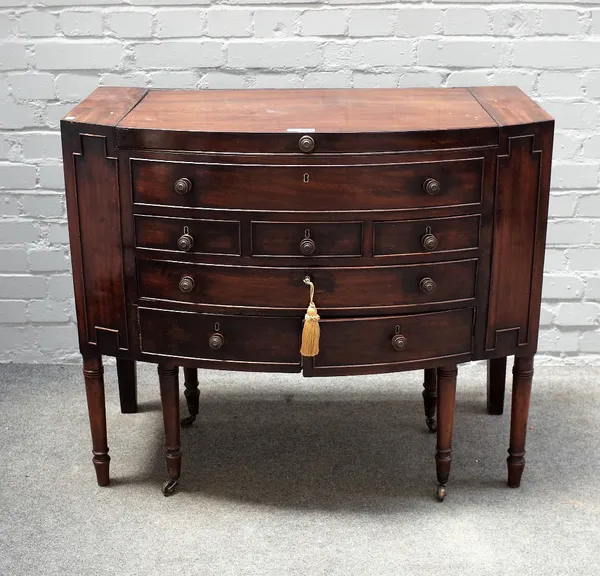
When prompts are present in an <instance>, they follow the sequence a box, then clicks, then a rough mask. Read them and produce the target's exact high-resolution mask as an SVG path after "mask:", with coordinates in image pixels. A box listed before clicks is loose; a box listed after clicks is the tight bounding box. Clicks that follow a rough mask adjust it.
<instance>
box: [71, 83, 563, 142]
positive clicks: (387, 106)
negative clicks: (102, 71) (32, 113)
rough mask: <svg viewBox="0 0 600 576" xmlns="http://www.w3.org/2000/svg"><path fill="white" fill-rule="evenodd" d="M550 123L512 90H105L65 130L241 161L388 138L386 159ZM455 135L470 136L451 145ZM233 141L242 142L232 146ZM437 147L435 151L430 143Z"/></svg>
mask: <svg viewBox="0 0 600 576" xmlns="http://www.w3.org/2000/svg"><path fill="white" fill-rule="evenodd" d="M551 120H552V118H551V117H550V116H549V115H548V114H547V113H546V112H544V110H542V108H540V107H539V106H538V105H537V104H535V102H533V101H532V100H530V99H529V98H528V97H527V95H525V94H524V93H523V92H522V91H521V90H519V89H518V88H516V87H481V88H410V89H331V90H308V89H306V90H148V91H147V90H144V89H139V88H118V87H104V88H98V89H97V90H96V91H95V92H93V93H92V94H91V95H90V96H89V97H88V98H87V99H86V100H84V101H83V102H82V103H81V104H79V106H77V107H76V108H75V109H74V110H72V111H71V112H69V114H67V115H66V116H65V117H64V118H63V122H73V123H87V124H101V125H109V126H116V128H117V143H118V145H120V146H125V147H133V148H150V149H153V148H154V149H156V148H178V149H190V150H191V149H198V150H201V149H210V150H217V149H221V150H223V151H243V152H248V151H255V152H289V151H292V150H296V151H297V147H296V144H295V140H294V138H296V135H302V134H313V133H314V134H321V135H330V136H332V137H336V138H337V139H333V140H332V139H330V140H323V138H321V146H320V147H317V148H318V149H316V150H315V151H317V152H328V151H329V152H346V151H348V152H349V151H363V150H364V151H377V150H383V149H390V142H389V141H388V142H386V143H385V145H381V144H380V143H376V142H374V140H373V138H378V139H380V140H381V138H387V136H391V135H395V140H394V142H393V143H391V149H398V146H401V145H402V146H403V145H405V144H406V145H408V146H409V147H410V146H411V145H414V146H415V148H418V149H424V148H427V147H428V146H430V144H431V142H432V141H433V140H432V136H428V135H431V134H432V133H434V132H435V133H437V134H440V133H446V135H444V136H442V139H445V141H447V142H445V143H444V144H443V145H444V146H448V147H454V146H455V145H456V144H457V143H459V140H460V143H461V145H462V146H465V145H491V144H494V143H495V142H496V141H497V137H498V136H497V131H498V128H499V127H503V126H512V125H521V124H531V123H537V122H545V121H551ZM457 131H460V132H462V133H463V134H464V133H465V132H469V133H470V134H471V136H470V138H466V139H465V138H464V136H461V137H460V138H458V137H457V135H456V133H457ZM217 134H221V135H223V138H222V141H219V142H214V141H211V142H208V141H207V138H208V135H217ZM359 134H361V135H363V136H362V140H361V142H358V141H356V142H354V143H352V142H351V141H350V138H351V136H349V135H359ZM417 134H420V135H421V136H420V137H419V138H418V139H417V136H416V135H417ZM227 135H230V136H227ZM233 135H239V136H240V137H242V138H245V141H244V142H242V141H237V142H233V141H232V139H231V136H233ZM268 135H270V136H271V140H270V141H268V142H267V141H266V137H267V136H268ZM284 135H285V136H284ZM386 135H387V136H386ZM428 139H429V140H430V141H429V142H428ZM334 140H335V141H334ZM288 141H289V142H288ZM435 141H436V142H437V143H440V142H441V140H440V138H439V137H437V136H436V137H435ZM325 143H326V144H327V145H326V146H324V144H325Z"/></svg>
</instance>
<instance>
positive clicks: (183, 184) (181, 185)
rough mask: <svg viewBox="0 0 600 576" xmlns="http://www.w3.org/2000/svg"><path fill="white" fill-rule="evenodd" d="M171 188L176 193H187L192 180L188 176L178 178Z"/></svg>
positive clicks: (190, 187)
mask: <svg viewBox="0 0 600 576" xmlns="http://www.w3.org/2000/svg"><path fill="white" fill-rule="evenodd" d="M173 189H174V190H175V192H177V194H187V193H188V192H189V191H190V190H191V189H192V182H191V180H190V179H189V178H179V180H176V181H175V184H173Z"/></svg>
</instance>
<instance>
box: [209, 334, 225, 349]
mask: <svg viewBox="0 0 600 576" xmlns="http://www.w3.org/2000/svg"><path fill="white" fill-rule="evenodd" d="M223 344H225V338H223V335H222V334H219V333H218V332H215V333H214V334H213V335H212V336H211V337H210V338H209V339H208V345H209V346H210V347H211V348H212V349H213V350H219V348H222V347H223Z"/></svg>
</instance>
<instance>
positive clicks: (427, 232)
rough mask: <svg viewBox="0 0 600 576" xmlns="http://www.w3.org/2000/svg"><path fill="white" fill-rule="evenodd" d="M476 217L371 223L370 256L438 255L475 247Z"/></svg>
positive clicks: (477, 218) (478, 220) (477, 224)
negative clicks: (371, 246) (371, 248)
mask: <svg viewBox="0 0 600 576" xmlns="http://www.w3.org/2000/svg"><path fill="white" fill-rule="evenodd" d="M479 224H480V216H479V215H473V216H457V217H454V218H426V219H422V220H402V221H391V220H388V221H385V222H374V223H373V255H374V256H403V255H406V254H439V253H444V252H453V251H457V250H468V249H470V248H477V247H478V246H479Z"/></svg>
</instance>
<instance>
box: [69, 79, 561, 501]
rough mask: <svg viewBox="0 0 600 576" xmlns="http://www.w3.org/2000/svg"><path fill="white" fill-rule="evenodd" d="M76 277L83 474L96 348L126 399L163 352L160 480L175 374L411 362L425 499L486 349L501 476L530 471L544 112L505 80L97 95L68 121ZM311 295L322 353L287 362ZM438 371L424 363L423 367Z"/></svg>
mask: <svg viewBox="0 0 600 576" xmlns="http://www.w3.org/2000/svg"><path fill="white" fill-rule="evenodd" d="M61 129H62V136H63V156H64V166H65V183H66V191H67V207H68V216H69V232H70V238H71V255H72V261H73V278H74V284H75V298H76V308H77V318H78V326H79V341H80V348H81V352H82V354H83V357H84V359H85V360H84V377H85V382H86V390H87V394H88V406H89V411H90V422H91V429H92V439H93V447H94V448H93V451H94V465H95V466H96V471H97V474H98V482H99V483H100V484H102V485H104V484H106V483H108V479H109V478H108V463H109V457H108V446H107V443H106V423H105V412H104V386H103V379H102V363H101V356H102V355H109V356H115V357H117V359H118V362H117V370H118V375H119V390H120V394H121V406H122V411H123V412H133V411H135V409H136V388H135V362H136V361H147V362H154V363H157V364H159V376H160V388H161V397H162V402H163V414H164V421H165V432H166V453H167V461H168V471H169V479H170V480H169V482H168V483H167V485H165V487H164V488H163V491H164V493H165V494H166V495H168V494H170V493H172V491H173V489H174V487H175V485H176V483H177V481H178V478H179V472H180V469H179V468H180V439H179V424H178V422H179V403H178V400H179V397H178V376H177V370H178V367H180V366H183V367H184V375H185V396H186V400H187V404H188V410H189V414H190V415H189V417H188V418H186V419H184V425H186V424H187V425H189V424H191V422H193V420H194V419H195V418H196V416H197V414H198V396H199V394H198V377H197V372H196V370H197V368H218V369H225V370H257V371H277V372H300V371H302V373H303V374H304V375H305V376H320V375H346V374H366V373H375V372H392V371H402V370H411V369H423V370H425V382H424V392H423V396H424V403H425V412H426V418H427V424H428V426H429V427H430V429H432V428H434V427H435V412H436V410H435V403H436V402H437V413H438V416H437V417H438V423H437V432H438V444H437V456H436V461H437V471H438V482H439V488H438V497H440V498H443V496H444V494H445V487H446V483H447V480H448V474H449V469H450V460H451V441H452V424H453V414H454V400H455V387H456V365H457V364H459V363H461V362H467V361H470V360H484V359H485V360H489V361H490V364H489V381H488V409H489V411H490V412H491V413H501V411H502V404H503V398H504V380H505V366H506V357H507V356H508V355H513V354H514V355H516V357H517V359H516V362H515V370H514V384H513V404H512V424H511V442H510V450H509V459H508V467H509V484H510V485H511V486H517V485H518V484H519V482H520V476H521V473H522V470H523V466H524V457H523V455H524V450H525V449H524V446H525V430H526V425H527V411H528V406H529V395H530V390H531V377H532V370H533V356H534V354H535V351H536V347H537V339H538V330H539V314H540V302H541V285H542V268H543V258H544V247H545V234H546V219H547V210H548V197H549V186H550V165H551V150H552V137H553V129H554V122H553V120H552V119H551V117H550V116H548V114H546V113H545V112H544V111H543V110H542V109H541V108H540V107H539V106H537V105H536V104H535V103H534V102H532V101H531V100H530V99H529V98H528V97H527V96H526V95H525V94H523V92H521V91H520V90H519V89H517V88H511V87H504V88H496V87H486V88H472V89H468V88H455V89H414V90H413V89H411V90H395V89H393V90H387V89H386V90H383V89H382V90H288V91H285V90H249V91H243V90H241V91H209V90H206V91H180V90H154V91H146V90H143V89H136V88H99V89H98V90H96V91H95V92H94V93H93V94H92V95H91V96H90V97H89V98H87V99H86V100H85V101H84V102H82V103H81V104H80V105H79V106H77V107H76V108H75V109H74V110H73V111H72V112H70V113H69V114H68V115H67V116H66V117H65V118H64V119H63V120H62V123H61ZM306 276H309V277H310V279H311V281H312V282H313V283H314V286H315V303H316V305H317V307H318V310H319V314H320V316H321V322H320V327H321V338H320V353H319V354H318V355H317V356H316V357H314V358H304V359H303V358H302V357H301V356H300V352H299V349H300V338H301V333H302V321H303V318H304V313H305V310H306V307H307V305H308V301H309V291H308V288H307V286H306V285H305V284H304V281H303V280H304V278H305V277H306ZM436 370H437V374H436Z"/></svg>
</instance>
